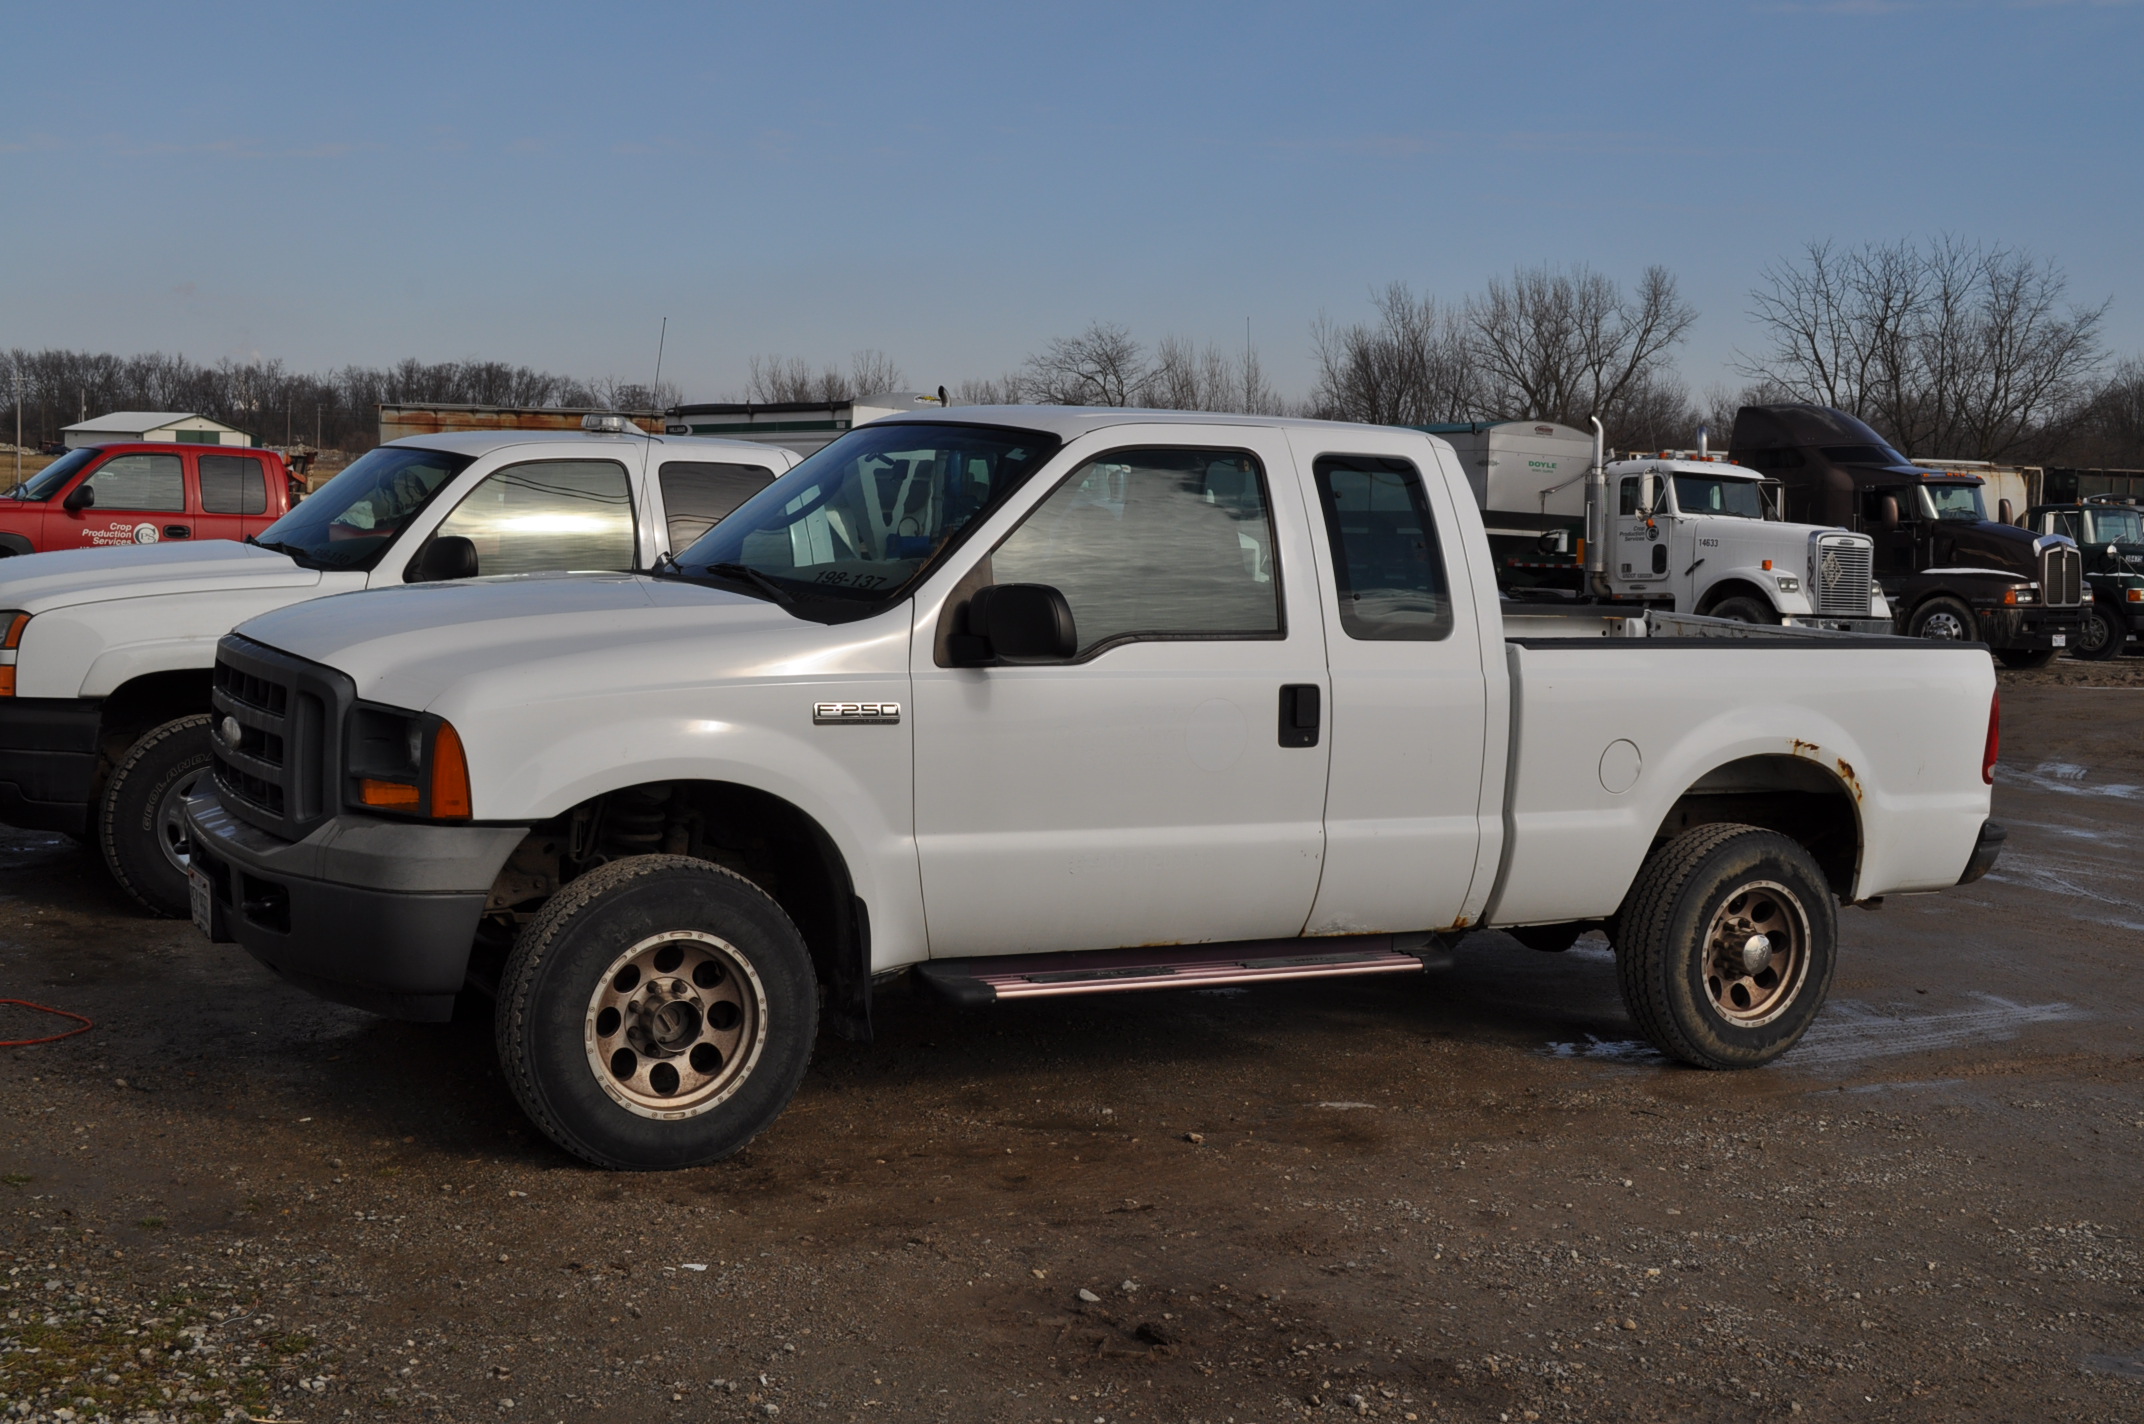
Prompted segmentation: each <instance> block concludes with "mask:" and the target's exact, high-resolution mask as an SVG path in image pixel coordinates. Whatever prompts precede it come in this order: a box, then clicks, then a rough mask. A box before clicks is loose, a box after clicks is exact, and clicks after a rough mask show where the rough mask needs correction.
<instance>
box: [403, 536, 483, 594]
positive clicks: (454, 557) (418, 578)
mask: <svg viewBox="0 0 2144 1424" xmlns="http://www.w3.org/2000/svg"><path fill="white" fill-rule="evenodd" d="M476 576H477V568H476V545H474V544H472V543H470V542H469V541H468V540H467V539H465V538H463V537H462V536H461V535H459V534H442V535H439V536H438V537H437V538H435V539H433V540H432V542H431V543H429V544H427V545H425V546H424V552H423V553H421V554H419V555H418V556H417V561H416V562H415V563H414V564H412V565H411V566H410V571H409V573H408V575H407V576H406V577H407V581H408V582H410V583H437V582H439V581H440V580H442V579H465V578H475V577H476Z"/></svg>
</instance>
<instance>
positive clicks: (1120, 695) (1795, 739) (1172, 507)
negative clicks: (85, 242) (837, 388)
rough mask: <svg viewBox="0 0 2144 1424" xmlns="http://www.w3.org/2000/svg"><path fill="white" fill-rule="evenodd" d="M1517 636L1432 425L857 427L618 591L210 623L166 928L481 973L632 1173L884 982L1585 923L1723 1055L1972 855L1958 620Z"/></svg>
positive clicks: (433, 592)
mask: <svg viewBox="0 0 2144 1424" xmlns="http://www.w3.org/2000/svg"><path fill="white" fill-rule="evenodd" d="M1626 612H1627V610H1626ZM1688 621H1690V622H1699V623H1702V622H1707V621H1708V620H1688ZM1524 626H1525V628H1526V629H1527V630H1528V631H1526V632H1522V633H1519V634H1516V635H1515V634H1514V633H1512V632H1510V631H1507V628H1506V626H1505V623H1504V618H1503V614H1502V612H1501V608H1500V604H1499V601H1498V597H1497V593H1496V588H1495V584H1494V582H1493V579H1492V574H1491V568H1490V561H1489V557H1488V549H1487V545H1486V543H1485V540H1484V537H1483V533H1482V524H1481V518H1480V516H1479V514H1478V513H1477V512H1476V510H1475V508H1474V504H1473V501H1472V500H1471V499H1469V498H1468V497H1467V489H1466V485H1465V483H1464V481H1463V476H1462V474H1461V471H1460V470H1459V468H1458V466H1457V463H1456V462H1455V460H1454V459H1453V457H1452V454H1451V450H1450V447H1449V446H1447V445H1446V444H1445V443H1444V442H1443V441H1441V440H1437V439H1433V438H1430V437H1427V436H1425V435H1422V434H1419V433H1415V432H1410V431H1404V430H1395V429H1382V428H1374V427H1368V426H1354V425H1339V424H1327V423H1321V422H1314V421H1295V420H1263V419H1249V418H1223V417H1215V416H1195V415H1185V414H1170V413H1160V412H1142V411H1123V410H1108V411H1094V410H1069V409H1061V408H996V409H988V408H970V409H955V410H949V411H944V412H933V413H930V414H928V415H918V416H914V417H909V416H895V417H891V418H888V419H886V420H882V421H879V422H876V423H874V424H872V425H870V426H867V427H864V428H862V429H859V430H856V431H854V432H852V433H850V434H849V435H846V436H844V437H843V438H841V439H840V440H837V441H835V442H834V443H833V444H832V445H830V446H828V447H826V448H825V449H823V450H821V451H819V452H818V453H816V454H814V455H812V456H810V457H809V458H808V459H806V460H805V461H804V463H802V464H801V465H799V466H798V467H797V468H795V469H793V470H791V471H790V472H789V473H788V474H786V475H785V476H783V477H782V478H781V479H779V480H777V481H776V482H775V483H774V484H773V485H772V486H771V487H769V488H768V489H767V490H765V491H763V492H762V493H761V494H759V495H758V496H757V497H755V498H754V499H753V500H751V501H750V502H749V503H747V504H745V505H744V506H742V507H741V508H740V509H739V510H738V511H737V512H736V513H734V514H733V515H731V516H730V518H728V519H727V520H725V521H724V522H723V523H721V524H720V525H717V526H716V527H715V528H714V529H713V530H712V531H711V532H710V533H709V534H708V535H707V536H706V537H705V538H703V539H701V540H700V541H699V542H698V543H697V544H695V545H694V546H693V547H692V548H690V549H689V550H686V551H685V552H684V553H682V554H680V555H679V556H678V558H677V560H676V562H675V564H672V565H666V566H665V567H664V568H663V569H661V570H659V571H658V573H657V575H656V576H649V575H637V574H635V575H628V574H617V575H555V576H549V577H535V578H511V579H504V580H500V579H474V580H467V581H455V582H443V583H441V582H435V583H425V584H421V585H417V586H413V587H408V588H394V589H388V590H381V591H374V592H369V593H362V594H355V595H351V596H348V597H343V598H330V599H319V600H316V601H313V602H311V603H307V604H304V605H301V606H298V607H294V608H287V609H283V610H281V611H279V612H276V613H271V614H268V615H266V616H264V617H261V618H257V619H254V620H253V621H251V622H249V623H247V624H245V625H243V626H242V627H241V628H240V629H238V630H237V632H235V633H234V634H233V635H232V636H230V637H228V638H226V639H225V640H224V643H223V647H222V649H221V652H220V653H219V655H218V661H217V666H216V691H215V704H216V711H215V718H216V728H215V743H214V745H215V774H214V778H213V782H212V783H211V784H209V785H207V786H205V787H204V788H203V789H202V790H201V791H200V792H199V793H198V794H196V795H195V796H194V797H193V798H191V799H190V800H189V801H188V802H187V805H186V817H187V821H188V823H189V827H190V832H189V833H190V836H191V838H192V844H193V847H194V861H193V884H194V889H195V902H194V914H195V919H196V922H197V923H198V924H200V925H201V926H202V927H203V929H204V930H205V931H206V932H207V933H208V934H209V936H210V937H211V938H212V939H215V940H219V941H223V940H232V939H235V940H236V941H238V942H239V943H240V944H242V945H244V946H245V948H246V949H247V950H248V951H249V952H251V953H252V954H253V955H254V956H255V957H256V958H258V959H260V960H261V961H263V962H264V963H266V964H268V965H269V966H271V967H272V968H274V969H275V970H277V971H278V972H280V973H281V974H283V975H285V976H287V977H288V978H289V979H290V980H292V981H293V982H295V983H297V984H299V985H302V986H305V987H307V988H310V989H312V990H313V991H315V992H317V993H320V994H322V995H325V996H327V997H330V998H333V999H337V1000H341V1001H343V1002H347V1003H352V1004H357V1005H361V1006H364V1007H367V1008H370V1009H372V1010H375V1011H377V1012H380V1013H385V1014H393V1015H398V1016H402V1017H406V1018H415V1019H444V1018H446V1017H448V1016H450V1014H451V1013H452V1012H453V1010H454V1006H455V1003H456V999H457V995H458V994H459V993H461V992H462V991H463V990H464V989H465V986H468V985H471V984H474V985H476V986H478V987H481V988H489V989H491V990H492V991H494V993H495V996H496V1000H497V1006H496V1010H495V1013H496V1025H497V1033H498V1042H499V1050H500V1054H501V1057H502V1061H503V1063H504V1066H505V1069H506V1073H507V1077H508V1079H509V1081H510V1082H511V1083H512V1085H513V1089H514V1092H515V1093H516V1095H517V1096H518V1098H519V1100H520V1102H521V1103H522V1105H523V1107H524V1108H525V1109H526V1111H527V1112H528V1114H529V1115H530V1117H531V1118H532V1119H533V1120H534V1121H535V1122H536V1123H537V1124H538V1126H539V1127H540V1128H541V1129H542V1130H543V1131H544V1132H546V1133H547V1134H549V1135H550V1136H551V1137H552V1138H553V1140H555V1141H556V1142H558V1143H559V1144H560V1145H561V1146H562V1147H564V1148H566V1149H567V1150H568V1151H570V1152H573V1153H576V1154H578V1155H580V1156H581V1157H583V1158H585V1159H587V1160H589V1161H592V1162H595V1163H599V1164H603V1165H607V1166H613V1167H631V1168H648V1167H666V1166H683V1165H687V1164H692V1163H699V1162H707V1161H711V1160H714V1159H716V1158H719V1157H722V1156H724V1155H726V1154H728V1153H731V1152H734V1151H736V1150H737V1149H738V1148H739V1147H740V1146H742V1145H743V1144H744V1143H745V1142H746V1141H748V1140H749V1139H750V1138H751V1137H752V1136H753V1134H755V1133H756V1132H758V1131H759V1130H760V1129H761V1128H763V1127H764V1126H765V1125H766V1124H767V1123H768V1122H769V1121H771V1120H772V1119H773V1118H774V1117H775V1115H776V1114H777V1113H779V1112H780V1111H781V1109H782V1107H783V1106H784V1105H785V1104H786V1103H787V1102H788V1101H789V1098H790V1096H791V1094H792V1093H793V1092H794V1091H795V1089H796V1087H797V1084H798V1082H799V1080H800V1078H801V1077H802V1075H803V1073H804V1071H805V1067H806V1064H807V1062H808V1060H809V1058H810V1054H811V1050H812V1043H813V1040H814V1037H815V1034H816V1030H817V1026H818V1023H819V1020H820V1017H821V1015H822V1012H823V1013H824V1015H825V1016H826V1018H827V1019H828V1020H829V1022H830V1026H831V1027H832V1028H833V1029H834V1030H835V1031H836V1032H837V1033H844V1034H848V1035H860V1034H867V1033H868V1031H869V1012H870V995H871V989H872V985H873V983H874V982H875V981H879V980H882V979H884V978H885V977H887V976H890V975H892V974H895V973H897V972H901V971H906V970H915V971H917V974H918V977H919V978H920V979H922V980H923V981H924V982H925V983H928V984H930V985H934V986H936V987H938V988H940V989H942V990H943V991H945V992H946V993H949V994H951V995H952V996H954V997H955V998H957V999H961V1000H964V1001H969V1002H989V1001H997V1000H1006V999H1013V998H1019V997H1025V996H1035V995H1056V994H1068V993H1082V992H1106V991H1125V990H1132V989H1146V988H1163V987H1169V986H1181V985H1210V984H1215V983H1242V982H1257V981H1261V980H1268V979H1287V978H1303V977H1309V976H1316V975H1369V974H1379V973H1402V972H1408V971H1419V970H1420V969H1421V968H1422V967H1423V963H1424V959H1425V957H1433V956H1435V955H1437V954H1440V953H1441V952H1442V949H1441V945H1442V943H1443V942H1444V941H1448V940H1449V939H1450V937H1452V936H1454V935H1456V934H1460V933H1463V932H1465V931H1468V930H1470V929H1473V928H1477V927H1481V926H1497V927H1513V928H1514V929H1516V930H1517V931H1518V932H1519V933H1520V934H1521V935H1522V936H1523V937H1524V938H1525V939H1526V941H1527V942H1529V943H1532V944H1534V945H1536V946H1537V947H1541V948H1550V949H1554V948H1561V947H1564V946H1567V945H1568V944H1569V943H1570V941H1571V939H1572V938H1573V937H1575V935H1576V934H1577V933H1578V932H1579V931H1580V930H1581V929H1583V928H1585V927H1588V926H1596V925H1598V926H1604V927H1605V928H1606V929H1607V931H1608V934H1609V936H1610V937H1611V939H1612V940H1613V942H1614V944H1615V949H1616V954H1617V958H1618V960H1619V962H1620V965H1621V977H1622V985H1623V990H1624V993H1625V996H1626V999H1627V1001H1628V1003H1629V1007H1630V1009H1631V1012H1632V1014H1633V1016H1634V1017H1635V1019H1636V1020H1637V1023H1638V1026H1639V1027H1640V1028H1641V1029H1642V1030H1643V1032H1644V1033H1645V1034H1646V1035H1647V1036H1648V1037H1649V1038H1650V1039H1651V1040H1652V1041H1653V1042H1654V1043H1656V1044H1658V1045H1659V1046H1660V1047H1661V1048H1662V1049H1663V1050H1665V1051H1666V1052H1668V1053H1670V1054H1672V1055H1674V1056H1675V1057H1677V1058H1679V1059H1681V1060H1683V1061H1685V1062H1689V1063H1693V1064H1699V1065H1704V1066H1708V1067H1716V1068H1732V1067H1746V1066H1752V1065H1756V1064H1761V1063H1764V1062H1766V1061H1768V1060H1770V1059H1772V1058H1773V1057H1775V1056H1776V1055H1777V1054H1779V1053H1781V1052H1782V1051H1784V1050H1785V1049H1786V1048H1788V1047H1789V1046H1790V1045H1792V1044H1793V1043H1794V1042H1795V1041H1796V1039H1797V1038H1798V1037H1799V1036H1800V1035H1801V1033H1802V1032H1803V1030H1804V1029H1805V1028H1806V1027H1807V1026H1808V1024H1809V1023H1810V1021H1811V1020H1812V1018H1813V1017H1814V1016H1815V1015H1816V1013H1817V1011H1818V1008H1819V1005H1820V1004H1821V1002H1822V1001H1823V998H1824V996H1825V993H1826V991H1827V988H1828V986H1829V984H1830V981H1831V977H1832V970H1833V952H1834V951H1833V946H1834V943H1835V929H1836V923H1835V906H1836V904H1837V903H1839V902H1867V901H1871V900H1874V899H1875V898H1877V897H1880V896H1884V895H1888V894H1902V893H1907V892H1914V891H1932V890H1940V889H1942V888H1944V887H1946V886H1950V885H1954V884H1958V883H1961V882H1962V881H1966V880H1971V879H1973V878H1975V877H1977V876H1979V875H1981V874H1983V873H1984V872H1985V871H1986V870H1987V868H1988V866H1989V865H1990V864H1991V863H1992V861H1993V860H1994V858H1995V855H1996V853H1997V850H1998V848H1999V845H2000V842H2001V838H2002V833H2001V830H2000V828H1999V827H1995V826H1993V825H1992V824H1990V823H1989V821H1988V807H1989V784H1990V781H1991V779H1992V776H1993V764H1994V755H1995V734H1996V720H1995V698H1994V693H1995V686H1994V672H1993V669H1992V667H1991V665H1990V663H1989V660H1988V658H1987V656H1986V654H1985V652H1984V651H1983V650H1981V649H1979V648H1977V647H1974V646H1970V645H1968V646H1961V647H1947V646H1940V645H1934V644H1930V643H1927V642H1923V641H1919V640H1906V639H1897V638H1875V637H1861V636H1853V635H1831V634H1825V633H1821V632H1812V631H1807V630H1797V629H1778V630H1774V629H1767V628H1761V627H1745V626H1743V625H1739V624H1732V623H1725V622H1715V623H1714V624H1713V629H1714V630H1715V631H1718V630H1730V631H1733V632H1735V633H1738V634H1740V635H1741V636H1737V637H1727V638H1721V637H1677V638H1664V637H1634V636H1602V634H1603V633H1604V632H1620V633H1623V634H1625V635H1627V634H1629V633H1631V632H1632V631H1633V630H1634V628H1635V629H1636V630H1637V631H1643V627H1644V625H1643V622H1642V620H1639V619H1632V618H1617V619H1604V618H1602V617H1601V615H1600V613H1599V610H1587V611H1585V612H1581V613H1576V614H1573V615H1572V616H1571V617H1569V618H1567V619H1559V618H1558V617H1557V616H1555V615H1554V614H1550V613H1545V612H1543V611H1541V610H1539V609H1532V610H1528V611H1527V613H1526V614H1525V616H1524ZM1535 634H1542V635H1543V636H1535Z"/></svg>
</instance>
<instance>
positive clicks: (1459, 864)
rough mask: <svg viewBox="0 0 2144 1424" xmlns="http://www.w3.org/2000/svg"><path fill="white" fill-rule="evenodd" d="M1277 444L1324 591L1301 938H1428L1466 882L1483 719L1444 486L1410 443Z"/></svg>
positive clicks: (1457, 905) (1473, 615)
mask: <svg viewBox="0 0 2144 1424" xmlns="http://www.w3.org/2000/svg"><path fill="white" fill-rule="evenodd" d="M1289 438H1290V443H1291V444H1292V445H1293V446H1294V449H1295V454H1296V463H1297V465H1298V467H1299V468H1302V469H1305V470H1307V471H1308V472H1309V473H1310V480H1309V482H1308V485H1307V492H1308V493H1309V494H1310V496H1311V497H1312V498H1313V499H1314V500H1315V501H1316V502H1317V503H1318V505H1319V506H1320V511H1319V514H1318V516H1317V518H1318V522H1319V524H1320V526H1321V528H1320V530H1319V533H1320V535H1321V542H1320V547H1319V550H1318V553H1319V566H1320V567H1319V573H1320V579H1319V581H1320V582H1321V583H1322V584H1323V585H1325V587H1326V588H1327V589H1328V590H1331V591H1332V592H1330V593H1328V594H1327V596H1326V597H1325V598H1324V599H1321V600H1320V602H1321V605H1322V610H1321V611H1322V614H1323V617H1324V621H1325V647H1326V664H1327V666H1328V668H1329V669H1330V677H1331V681H1332V717H1331V730H1330V733H1329V737H1330V740H1331V742H1332V753H1331V756H1332V769H1331V771H1330V773H1329V774H1328V790H1327V792H1326V801H1325V874H1324V876H1323V878H1322V879H1321V881H1320V883H1319V886H1318V899H1317V904H1316V906H1315V908H1313V909H1312V911H1311V915H1310V923H1309V932H1310V933H1311V934H1353V933H1369V932H1377V931H1387V930H1390V931H1407V930H1424V929H1439V928H1442V927H1444V926H1446V925H1449V924H1451V923H1453V922H1454V921H1455V920H1457V919H1458V918H1459V916H1460V914H1461V913H1462V910H1463V907H1464V905H1465V902H1466V898H1467V888H1468V886H1469V884H1470V883H1471V881H1472V879H1473V877H1474V873H1475V861H1476V851H1477V849H1478V847H1479V844H1480V839H1481V823H1480V814H1481V810H1480V801H1481V778H1482V758H1483V751H1484V747H1485V740H1484V739H1485V728H1486V723H1487V715H1488V714H1487V705H1486V701H1487V688H1486V685H1485V679H1484V677H1483V672H1482V663H1481V659H1482V650H1481V643H1480V640H1479V639H1478V638H1477V637H1476V636H1475V629H1476V627H1477V620H1478V619H1479V618H1480V617H1481V611H1480V610H1478V609H1476V608H1475V607H1474V585H1473V582H1472V580H1470V579H1469V578H1468V576H1467V568H1466V560H1465V557H1464V555H1463V554H1462V553H1461V551H1460V549H1459V546H1458V544H1457V542H1456V539H1455V537H1454V536H1455V534H1456V531H1457V529H1458V527H1459V525H1458V519H1457V511H1456V510H1455V509H1454V508H1453V507H1452V505H1451V502H1450V501H1451V495H1452V491H1451V487H1450V486H1449V485H1448V484H1447V483H1446V482H1445V480H1444V479H1443V478H1442V477H1441V476H1440V473H1439V471H1438V470H1437V469H1436V468H1434V467H1431V468H1429V469H1427V470H1424V469H1422V468H1420V467H1419V465H1418V463H1417V461H1418V459H1419V457H1420V454H1421V450H1420V447H1419V445H1403V444H1399V443H1398V442H1382V441H1379V440H1378V439H1377V437H1375V436H1371V435H1367V434H1355V433H1350V434H1348V435H1346V436H1338V437H1336V436H1335V435H1328V434H1326V433H1324V432H1322V431H1308V430H1296V431H1291V432H1290V433H1289ZM1380 445H1383V446H1384V448H1383V449H1380V448H1379V446H1380ZM1440 536H1441V537H1440Z"/></svg>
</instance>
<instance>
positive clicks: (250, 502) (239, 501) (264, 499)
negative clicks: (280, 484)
mask: <svg viewBox="0 0 2144 1424" xmlns="http://www.w3.org/2000/svg"><path fill="white" fill-rule="evenodd" d="M195 469H196V471H197V472H198V473H199V475H200V480H201V512H202V513H203V514H266V513H267V512H268V477H267V474H266V472H265V471H264V470H263V469H262V467H261V462H260V460H259V459H258V458H257V457H255V456H252V455H198V456H196V457H195Z"/></svg>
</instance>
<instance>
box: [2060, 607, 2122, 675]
mask: <svg viewBox="0 0 2144 1424" xmlns="http://www.w3.org/2000/svg"><path fill="white" fill-rule="evenodd" d="M2077 612H2078V623H2077V631H2076V632H2075V633H2074V634H2072V635H2071V636H2070V656H2071V657H2073V658H2083V659H2084V660H2085V661H2086V662H2094V663H2096V662H2101V661H2103V660H2105V659H2107V658H2111V657H2116V656H2118V655H2120V653H2121V651H2122V644H2123V643H2125V642H2127V641H2129V630H2128V628H2127V627H2126V626H2125V625H2126V623H2127V620H2126V619H2115V618H2110V617H2108V616H2107V610H2105V609H2104V608H2101V607H2100V606H2099V605H2098V604H2096V603H2087V604H2086V605H2084V607H2082V608H2080V609H2078V610H2077Z"/></svg>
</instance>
